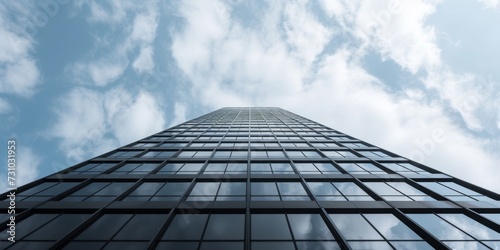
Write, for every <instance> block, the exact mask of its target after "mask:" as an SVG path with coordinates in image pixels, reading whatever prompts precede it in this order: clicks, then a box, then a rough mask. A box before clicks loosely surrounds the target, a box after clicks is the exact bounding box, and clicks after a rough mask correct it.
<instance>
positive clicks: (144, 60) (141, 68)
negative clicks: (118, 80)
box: [132, 46, 155, 73]
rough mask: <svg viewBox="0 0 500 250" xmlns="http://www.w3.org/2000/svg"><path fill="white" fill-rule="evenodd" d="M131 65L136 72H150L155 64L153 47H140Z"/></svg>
mask: <svg viewBox="0 0 500 250" xmlns="http://www.w3.org/2000/svg"><path fill="white" fill-rule="evenodd" d="M132 66H133V67H134V69H135V70H136V71H137V72H138V73H144V72H152V71H153V69H154V66H155V64H154V61H153V48H152V47H151V46H145V47H142V48H141V52H140V54H139V56H138V57H137V58H136V59H135V61H134V63H133V64H132Z"/></svg>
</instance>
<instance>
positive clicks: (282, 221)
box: [252, 214, 292, 240]
mask: <svg viewBox="0 0 500 250" xmlns="http://www.w3.org/2000/svg"><path fill="white" fill-rule="evenodd" d="M291 238H292V236H291V234H290V231H289V230H288V224H287V222H286V218H285V215H284V214H252V239H253V240H287V239H288V240H289V239H291Z"/></svg>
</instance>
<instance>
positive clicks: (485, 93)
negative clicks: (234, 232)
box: [0, 0, 500, 192]
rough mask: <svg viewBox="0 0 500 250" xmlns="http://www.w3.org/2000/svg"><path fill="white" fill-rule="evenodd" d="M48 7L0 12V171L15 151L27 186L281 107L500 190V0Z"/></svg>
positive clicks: (1, 8)
mask: <svg viewBox="0 0 500 250" xmlns="http://www.w3.org/2000/svg"><path fill="white" fill-rule="evenodd" d="M37 2H41V3H43V4H37V3H35V1H2V2H1V3H0V121H1V122H0V131H1V133H0V135H1V139H2V141H3V143H4V144H5V147H2V148H3V149H2V151H1V152H3V153H1V156H0V160H1V161H2V162H6V155H7V153H6V150H5V148H6V146H7V145H6V144H7V140H8V139H9V138H15V139H16V140H17V145H18V148H17V159H18V177H19V182H20V183H26V182H28V181H31V180H34V179H37V178H40V177H43V176H46V175H48V174H51V173H53V172H55V171H58V170H60V169H62V168H66V167H69V166H71V165H74V164H76V163H78V162H80V161H83V160H86V159H89V158H90V157H94V156H96V155H98V154H101V153H104V152H107V151H109V150H111V149H113V148H116V147H118V146H122V145H124V144H127V143H130V142H132V141H134V140H137V139H140V138H143V137H145V136H148V135H150V134H152V133H156V132H158V131H160V130H162V129H165V128H167V127H170V126H172V125H176V124H178V123H181V122H184V121H186V120H187V119H192V118H195V117H197V116H200V115H202V114H204V113H207V112H210V111H213V110H215V109H218V108H220V107H224V106H278V107H282V108H285V109H288V110H290V111H292V112H295V113H297V114H299V115H303V116H305V117H307V118H310V119H313V120H316V121H318V122H320V123H323V124H325V125H327V126H330V127H332V128H335V129H337V130H340V131H342V132H344V133H347V134H350V135H352V136H354V137H357V138H359V139H362V140H365V141H367V142H370V143H372V144H375V145H377V146H380V147H382V148H385V149H388V150H390V151H393V152H395V153H398V154H401V155H402V156H405V157H408V158H411V159H413V160H416V161H418V162H421V163H424V164H427V165H429V166H431V167H433V168H435V169H438V170H440V171H443V172H445V173H448V174H451V175H453V176H456V177H459V178H462V179H465V180H467V181H469V182H472V183H475V184H477V185H480V186H483V187H486V188H488V189H491V190H494V191H496V192H500V185H498V180H500V165H499V162H500V84H499V82H500V70H499V65H500V49H498V45H499V44H500V32H498V27H500V1H499V0H464V1H452V0H442V1H438V0H407V1H396V0H391V1H382V0H380V1H379V0H377V1H352V0H337V1H334V0H324V1H302V0H298V1H238V0H235V1H229V0H228V1H207V0H200V1H148V2H145V3H144V2H142V1H120V0H110V1H97V0H95V1H94V0H89V1H78V0H75V1H71V0H47V1H37ZM6 172H7V171H6V170H4V171H1V172H0V187H1V188H2V190H5V188H6V179H7V178H6Z"/></svg>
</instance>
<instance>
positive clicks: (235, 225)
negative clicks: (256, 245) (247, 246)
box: [204, 214, 245, 240]
mask: <svg viewBox="0 0 500 250" xmlns="http://www.w3.org/2000/svg"><path fill="white" fill-rule="evenodd" d="M244 232H245V215H243V214H212V215H211V216H210V219H209V220H208V225H207V229H206V233H205V236H204V239H208V240H243V239H244Z"/></svg>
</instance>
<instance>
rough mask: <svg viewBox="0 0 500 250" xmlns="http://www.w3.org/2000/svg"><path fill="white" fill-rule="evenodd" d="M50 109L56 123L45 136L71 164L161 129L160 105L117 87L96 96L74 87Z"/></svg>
mask: <svg viewBox="0 0 500 250" xmlns="http://www.w3.org/2000/svg"><path fill="white" fill-rule="evenodd" d="M56 105H57V106H55V107H54V111H55V114H56V122H55V124H54V126H53V127H52V128H51V129H50V131H49V136H50V137H52V138H58V139H60V140H61V142H60V149H61V150H62V151H63V152H64V154H65V155H66V157H67V158H68V159H69V160H70V161H71V162H78V161H81V160H83V159H85V158H88V157H91V156H96V155H98V154H101V153H104V152H106V151H109V150H111V149H113V148H116V147H118V146H121V145H124V144H126V143H130V142H132V141H134V140H138V139H140V138H142V137H145V136H147V135H150V134H152V133H156V132H158V131H160V130H161V129H163V128H164V126H165V118H164V114H163V113H162V106H161V105H160V104H159V102H158V100H157V99H156V98H155V97H153V96H152V95H151V94H150V93H148V92H139V93H138V94H132V93H131V92H129V91H127V90H125V89H123V88H121V87H118V88H114V89H111V90H110V91H107V92H104V93H99V92H97V91H94V90H90V89H87V88H75V89H73V90H72V91H70V92H69V93H67V94H65V95H63V96H62V97H61V98H60V99H59V100H58V102H57V103H56Z"/></svg>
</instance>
